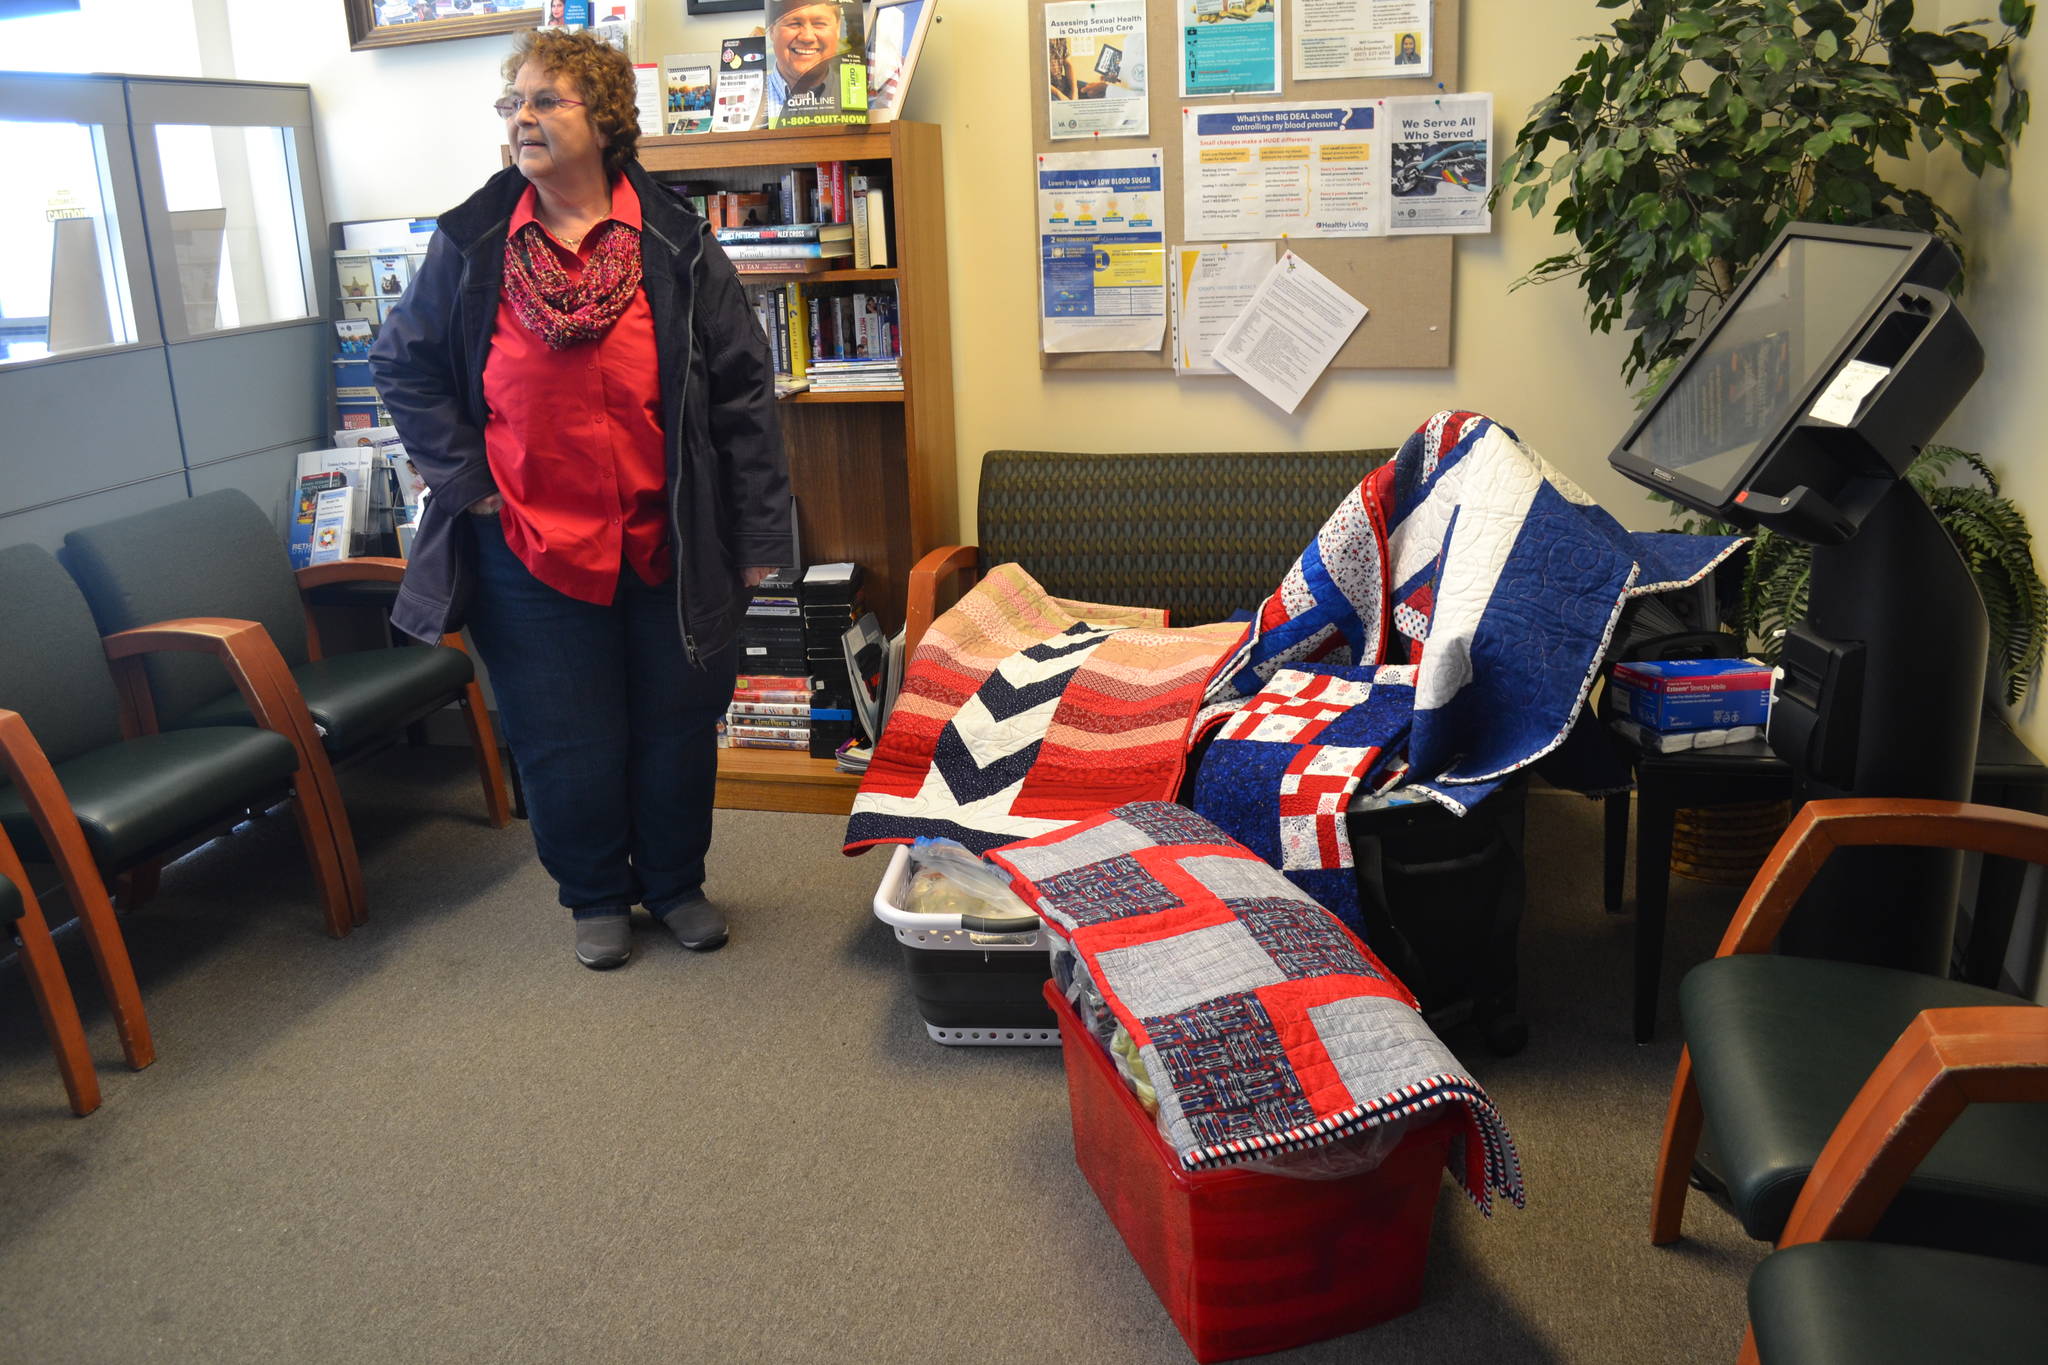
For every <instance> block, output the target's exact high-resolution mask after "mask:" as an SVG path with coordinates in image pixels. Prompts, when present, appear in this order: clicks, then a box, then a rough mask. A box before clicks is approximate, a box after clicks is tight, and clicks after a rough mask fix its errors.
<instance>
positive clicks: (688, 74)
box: [661, 52, 718, 137]
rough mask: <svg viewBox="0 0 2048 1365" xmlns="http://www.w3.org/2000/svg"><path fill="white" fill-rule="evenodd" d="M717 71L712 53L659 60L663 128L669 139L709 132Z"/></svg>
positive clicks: (715, 58)
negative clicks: (712, 95) (686, 134)
mask: <svg viewBox="0 0 2048 1365" xmlns="http://www.w3.org/2000/svg"><path fill="white" fill-rule="evenodd" d="M717 69H718V54H716V53H714V52H680V53H675V54H672V55H670V56H667V57H663V58H662V59H661V76H662V129H661V131H662V132H663V133H665V134H667V135H668V136H670V137H675V136H677V135H679V134H684V133H708V132H710V131H711V91H712V87H713V85H714V84H715V77H714V73H715V72H716V71H717Z"/></svg>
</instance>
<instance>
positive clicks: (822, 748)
mask: <svg viewBox="0 0 2048 1365" xmlns="http://www.w3.org/2000/svg"><path fill="white" fill-rule="evenodd" d="M860 582H861V573H860V565H858V564H814V565H812V566H811V567H810V568H809V569H808V570H807V571H806V572H805V573H804V578H803V590H802V593H801V597H802V601H803V621H804V667H805V668H806V669H807V670H808V671H809V672H810V675H811V677H812V678H813V679H814V680H815V681H816V684H817V690H816V692H814V693H813V694H812V697H811V756H812V757H813V758H831V757H833V756H834V755H835V754H837V753H838V752H839V746H840V745H842V744H844V743H846V741H848V740H849V739H852V738H853V737H854V723H853V693H852V691H851V688H850V686H849V684H848V680H847V675H846V657H845V653H844V651H843V649H842V648H841V646H840V642H839V641H840V637H841V636H842V635H844V634H845V633H846V628H847V627H848V626H850V625H852V624H853V623H854V622H855V621H856V620H858V619H859V618H860V615H861V612H862V611H864V610H865V609H866V608H865V605H864V602H863V598H862V595H861V587H860Z"/></svg>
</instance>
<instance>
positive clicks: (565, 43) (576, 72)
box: [504, 28, 640, 176]
mask: <svg viewBox="0 0 2048 1365" xmlns="http://www.w3.org/2000/svg"><path fill="white" fill-rule="evenodd" d="M528 62H532V63H533V64H534V65H536V66H538V67H539V68H540V69H541V70H542V71H545V72H546V73H547V74H548V75H550V76H553V77H556V78H558V79H566V80H569V81H571V82H573V83H574V84H575V86H576V91H577V93H578V94H580V95H582V96H583V102H584V106H585V107H584V112H585V113H586V114H588V115H590V123H591V126H592V127H594V128H596V129H597V131H598V132H600V133H602V134H604V136H605V139H606V144H607V145H606V146H605V149H604V173H605V174H606V175H607V176H613V175H617V174H618V173H619V168H620V167H622V166H624V165H625V164H626V163H627V162H628V161H631V160H632V159H633V154H634V152H635V151H636V150H637V149H638V147H639V145H640V108H639V101H638V85H637V83H636V81H635V80H634V76H633V63H632V60H631V59H630V58H628V57H627V56H626V54H625V53H623V52H621V51H619V50H618V49H617V48H615V47H613V46H612V45H611V44H610V43H607V42H606V41H605V40H604V39H602V38H600V37H598V36H597V35H596V34H594V33H591V32H590V31H589V30H587V29H586V30H581V31H578V32H574V33H571V32H568V31H566V30H563V29H556V28H543V29H528V30H527V31H526V32H524V33H522V34H520V35H519V41H518V42H517V43H515V44H513V46H512V52H511V55H510V56H508V57H506V58H505V69H504V74H505V85H506V87H507V88H508V89H509V88H510V86H511V84H512V82H513V81H514V80H516V79H517V78H518V76H519V71H520V68H521V67H523V66H525V65H526V64H527V63H528Z"/></svg>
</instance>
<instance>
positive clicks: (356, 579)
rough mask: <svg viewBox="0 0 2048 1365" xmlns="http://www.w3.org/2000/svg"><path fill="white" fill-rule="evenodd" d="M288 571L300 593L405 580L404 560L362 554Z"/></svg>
mask: <svg viewBox="0 0 2048 1365" xmlns="http://www.w3.org/2000/svg"><path fill="white" fill-rule="evenodd" d="M292 572H293V573H294V575H296V576H297V578H298V580H299V591H300V592H304V591H306V590H307V589H308V588H324V587H327V586H328V585H329V584H333V583H397V582H399V581H400V580H402V579H403V578H404V577H405V561H404V560H402V559H392V558H390V557H389V556H387V555H364V556H363V557H362V558H360V559H337V560H335V561H334V562H333V563H331V564H308V565H307V566H306V567H305V568H303V569H294V570H293V571H292Z"/></svg>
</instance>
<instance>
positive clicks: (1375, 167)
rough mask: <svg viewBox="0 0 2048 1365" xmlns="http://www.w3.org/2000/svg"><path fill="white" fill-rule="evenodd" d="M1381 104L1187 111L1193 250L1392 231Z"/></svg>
mask: <svg viewBox="0 0 2048 1365" xmlns="http://www.w3.org/2000/svg"><path fill="white" fill-rule="evenodd" d="M1378 104H1379V101H1374V100H1362V101H1359V102H1357V103H1355V104H1352V103H1347V104H1233V105H1229V106H1227V107H1223V108H1209V109H1189V110H1186V111H1184V112H1183V114H1182V116H1181V117H1182V122H1183V125H1184V126H1183V128H1182V131H1181V146H1182V157H1183V163H1182V188H1183V192H1184V194H1185V195H1186V202H1185V204H1184V206H1183V217H1182V219H1181V221H1182V224H1183V226H1184V229H1185V232H1186V235H1187V236H1188V238H1189V239H1190V240H1192V241H1212V242H1213V241H1237V240H1241V239H1244V238H1248V237H1250V238H1274V237H1282V236H1287V237H1377V236H1381V235H1383V234H1384V233H1385V232H1386V224H1385V221H1384V215H1385V212H1386V209H1385V203H1386V183H1385V180H1384V178H1383V176H1384V172H1383V169H1382V161H1383V159H1384V156H1385V144H1384V141H1383V139H1382V138H1381V137H1380V131H1379V122H1380V110H1379V109H1378V107H1377V105H1378Z"/></svg>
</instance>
